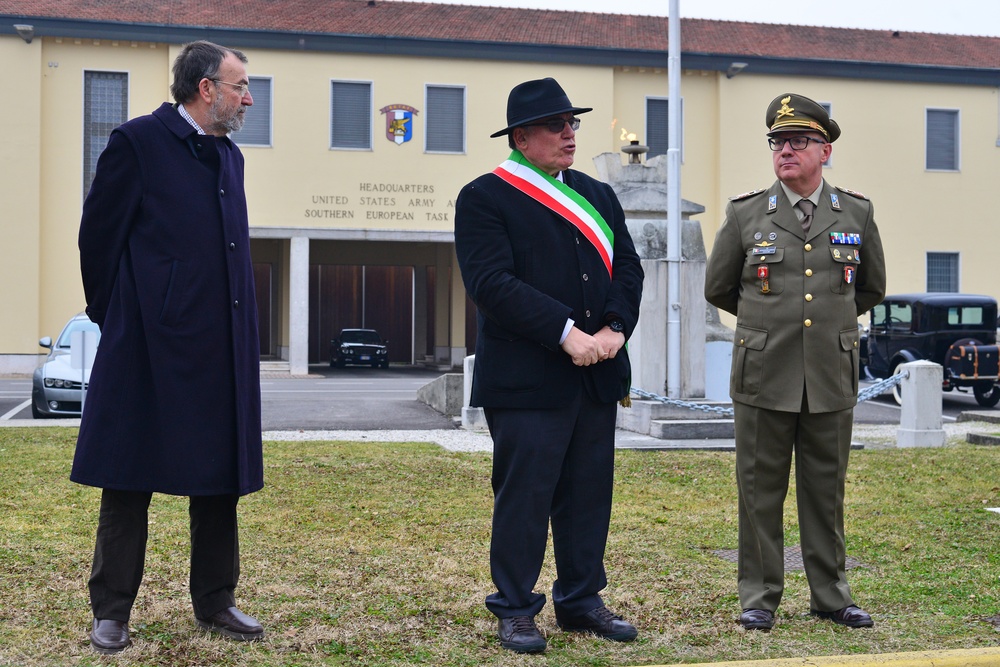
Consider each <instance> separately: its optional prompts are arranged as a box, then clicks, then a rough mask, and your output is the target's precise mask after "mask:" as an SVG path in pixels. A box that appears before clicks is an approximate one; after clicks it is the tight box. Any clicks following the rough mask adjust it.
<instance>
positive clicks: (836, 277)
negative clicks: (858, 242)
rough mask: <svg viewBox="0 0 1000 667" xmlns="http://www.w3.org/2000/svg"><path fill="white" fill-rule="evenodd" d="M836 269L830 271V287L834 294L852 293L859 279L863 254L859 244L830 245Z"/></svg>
mask: <svg viewBox="0 0 1000 667" xmlns="http://www.w3.org/2000/svg"><path fill="white" fill-rule="evenodd" d="M830 257H832V258H833V266H834V270H833V271H832V272H831V273H830V289H831V290H832V291H833V293H834V294H850V293H851V292H853V291H854V283H855V281H856V280H857V279H858V267H859V266H860V265H861V256H860V253H859V252H858V247H857V246H830Z"/></svg>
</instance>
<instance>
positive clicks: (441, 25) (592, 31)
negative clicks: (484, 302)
mask: <svg viewBox="0 0 1000 667" xmlns="http://www.w3.org/2000/svg"><path fill="white" fill-rule="evenodd" d="M0 15H7V16H13V17H39V18H65V19H73V20H87V21H96V22H107V23H127V24H128V23H138V24H147V25H162V26H211V27H219V28H235V29H245V30H260V31H277V32H291V33H305V34H309V33H312V34H316V33H319V34H337V35H356V36H374V37H404V38H416V39H428V40H448V41H454V40H461V41H479V42H494V43H506V44H531V45H557V46H573V47H587V48H606V49H627V50H640V51H643V50H651V51H666V49H667V21H668V19H666V18H665V17H651V16H628V15H621V14H597V13H587V12H569V11H550V10H535V9H512V8H500V7H472V6H465V5H440V4H432V3H420V2H392V1H391V0H374V1H372V0H325V1H318V0H235V1H234V0H227V1H226V2H219V1H218V0H0ZM681 40H682V43H683V46H682V51H683V52H684V53H699V54H707V55H726V56H735V57H740V56H761V57H768V58H790V59H806V60H812V59H821V60H833V61H848V62H869V63H886V64H908V65H931V66H944V67H969V68H987V69H996V68H998V67H1000V38H996V37H972V36H960V35H941V34H931V33H910V32H902V33H893V32H892V31H888V30H859V29H853V28H825V27H808V26H792V25H776V24H765V23H744V22H736V21H714V20H708V19H684V20H683V22H682V25H681Z"/></svg>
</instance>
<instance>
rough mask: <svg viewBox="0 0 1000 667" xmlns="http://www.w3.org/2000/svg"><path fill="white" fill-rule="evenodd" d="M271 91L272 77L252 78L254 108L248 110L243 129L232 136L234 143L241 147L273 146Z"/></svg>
mask: <svg viewBox="0 0 1000 667" xmlns="http://www.w3.org/2000/svg"><path fill="white" fill-rule="evenodd" d="M271 90H272V79H271V77H269V76H252V77H250V96H251V97H253V106H252V107H250V108H249V109H247V112H246V122H245V123H243V129H242V130H240V131H239V132H233V134H232V138H233V141H235V142H236V143H237V144H239V145H240V146H270V145H271Z"/></svg>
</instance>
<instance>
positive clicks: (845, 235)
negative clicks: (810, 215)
mask: <svg viewBox="0 0 1000 667" xmlns="http://www.w3.org/2000/svg"><path fill="white" fill-rule="evenodd" d="M830 243H831V244H833V245H858V246H859V245H861V234H858V233H857V232H830Z"/></svg>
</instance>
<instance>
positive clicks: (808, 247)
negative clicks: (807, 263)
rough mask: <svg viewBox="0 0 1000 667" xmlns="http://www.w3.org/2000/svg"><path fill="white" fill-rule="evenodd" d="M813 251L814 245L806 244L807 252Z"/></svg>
mask: <svg viewBox="0 0 1000 667" xmlns="http://www.w3.org/2000/svg"><path fill="white" fill-rule="evenodd" d="M812 249H813V246H812V243H807V244H806V252H809V251H810V250H812Z"/></svg>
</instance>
